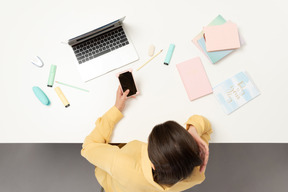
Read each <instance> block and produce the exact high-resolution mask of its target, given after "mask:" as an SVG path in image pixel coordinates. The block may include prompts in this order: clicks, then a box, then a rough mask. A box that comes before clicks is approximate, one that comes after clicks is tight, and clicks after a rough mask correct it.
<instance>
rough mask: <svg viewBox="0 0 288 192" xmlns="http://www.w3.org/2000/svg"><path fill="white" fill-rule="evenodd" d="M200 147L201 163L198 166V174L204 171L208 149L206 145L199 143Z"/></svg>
mask: <svg viewBox="0 0 288 192" xmlns="http://www.w3.org/2000/svg"><path fill="white" fill-rule="evenodd" d="M199 147H200V157H201V159H202V161H203V163H202V165H201V166H200V172H203V171H205V169H206V166H207V163H208V159H209V147H208V145H207V144H206V143H201V144H200V145H199Z"/></svg>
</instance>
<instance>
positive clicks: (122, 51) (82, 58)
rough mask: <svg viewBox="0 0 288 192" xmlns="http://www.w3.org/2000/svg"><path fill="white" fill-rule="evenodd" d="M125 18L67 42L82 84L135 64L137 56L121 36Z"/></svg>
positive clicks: (126, 39)
mask: <svg viewBox="0 0 288 192" xmlns="http://www.w3.org/2000/svg"><path fill="white" fill-rule="evenodd" d="M124 19H125V17H123V18H121V19H118V20H116V21H113V22H111V23H109V24H107V25H104V26H102V27H99V28H97V29H95V30H93V31H90V32H88V33H85V34H83V35H80V36H77V37H75V38H73V39H70V40H69V41H68V44H69V45H70V46H71V47H72V49H73V51H74V53H75V56H76V59H77V61H78V64H77V65H78V69H79V72H80V75H81V77H82V79H83V81H88V80H91V79H93V78H95V77H99V76H101V75H103V74H105V73H108V72H109V71H112V70H114V69H117V68H119V67H122V66H124V65H127V64H129V63H131V62H133V61H136V60H138V55H137V52H136V50H135V48H134V46H133V44H132V42H131V40H130V39H129V37H128V36H127V34H126V33H125V30H124V27H123V20H124Z"/></svg>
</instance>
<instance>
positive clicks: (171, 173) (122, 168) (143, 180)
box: [81, 87, 212, 192]
mask: <svg viewBox="0 0 288 192" xmlns="http://www.w3.org/2000/svg"><path fill="white" fill-rule="evenodd" d="M128 93H129V90H127V91H126V92H124V93H122V92H121V89H120V87H118V90H117V96H116V102H115V106H113V107H112V108H111V109H110V110H109V111H107V112H106V113H105V114H104V115H103V116H102V117H100V118H99V119H97V121H96V127H95V129H94V130H93V131H92V132H91V133H90V134H89V135H88V136H87V137H86V139H85V141H84V143H83V147H82V150H81V155H82V156H83V157H85V158H86V159H87V160H88V161H89V162H90V163H92V164H93V165H95V166H96V168H95V175H96V178H97V180H98V182H99V183H100V184H101V186H102V187H103V188H104V189H105V191H106V192H130V191H131V192H138V191H139V192H146V191H147V192H154V191H155V192H156V191H183V190H185V189H188V188H191V187H193V186H194V185H196V184H200V183H202V182H203V181H204V179H205V175H204V172H205V168H206V165H207V162H208V157H209V149H208V141H209V140H210V134H211V133H212V129H211V125H210V123H209V121H208V120H207V119H206V118H204V117H202V116H198V115H194V116H192V117H190V118H189V119H188V121H187V122H186V130H185V129H184V128H183V127H182V126H180V125H179V124H178V123H176V122H174V121H167V122H165V123H163V124H160V125H156V126H155V127H154V128H153V130H152V132H151V133H150V135H149V138H148V144H146V143H143V142H140V141H136V140H135V141H131V142H129V143H127V144H126V145H125V146H124V147H122V148H121V149H120V148H119V147H118V146H112V145H110V144H108V143H109V141H110V137H111V134H112V132H113V129H114V126H115V125H116V124H117V122H118V121H120V119H121V118H122V117H123V114H122V111H123V110H124V107H125V102H126V99H127V95H128Z"/></svg>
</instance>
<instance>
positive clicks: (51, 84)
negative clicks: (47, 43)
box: [47, 65, 57, 87]
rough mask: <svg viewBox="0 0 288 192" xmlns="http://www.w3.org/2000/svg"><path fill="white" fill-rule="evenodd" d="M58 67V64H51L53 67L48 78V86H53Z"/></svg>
mask: <svg viewBox="0 0 288 192" xmlns="http://www.w3.org/2000/svg"><path fill="white" fill-rule="evenodd" d="M56 69H57V66H56V65H51V67H50V73H49V78H48V83H47V86H48V87H53V84H54V79H55V74H56Z"/></svg>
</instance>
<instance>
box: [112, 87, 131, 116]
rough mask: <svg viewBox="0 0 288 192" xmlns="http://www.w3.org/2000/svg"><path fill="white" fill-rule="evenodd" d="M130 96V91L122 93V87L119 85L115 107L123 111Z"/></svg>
mask: <svg viewBox="0 0 288 192" xmlns="http://www.w3.org/2000/svg"><path fill="white" fill-rule="evenodd" d="M128 94H129V89H127V90H126V91H125V92H124V93H122V91H121V87H120V85H119V87H118V90H117V94H116V102H115V107H117V109H119V111H121V112H122V111H123V109H124V107H125V103H126V99H127V95H128Z"/></svg>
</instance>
